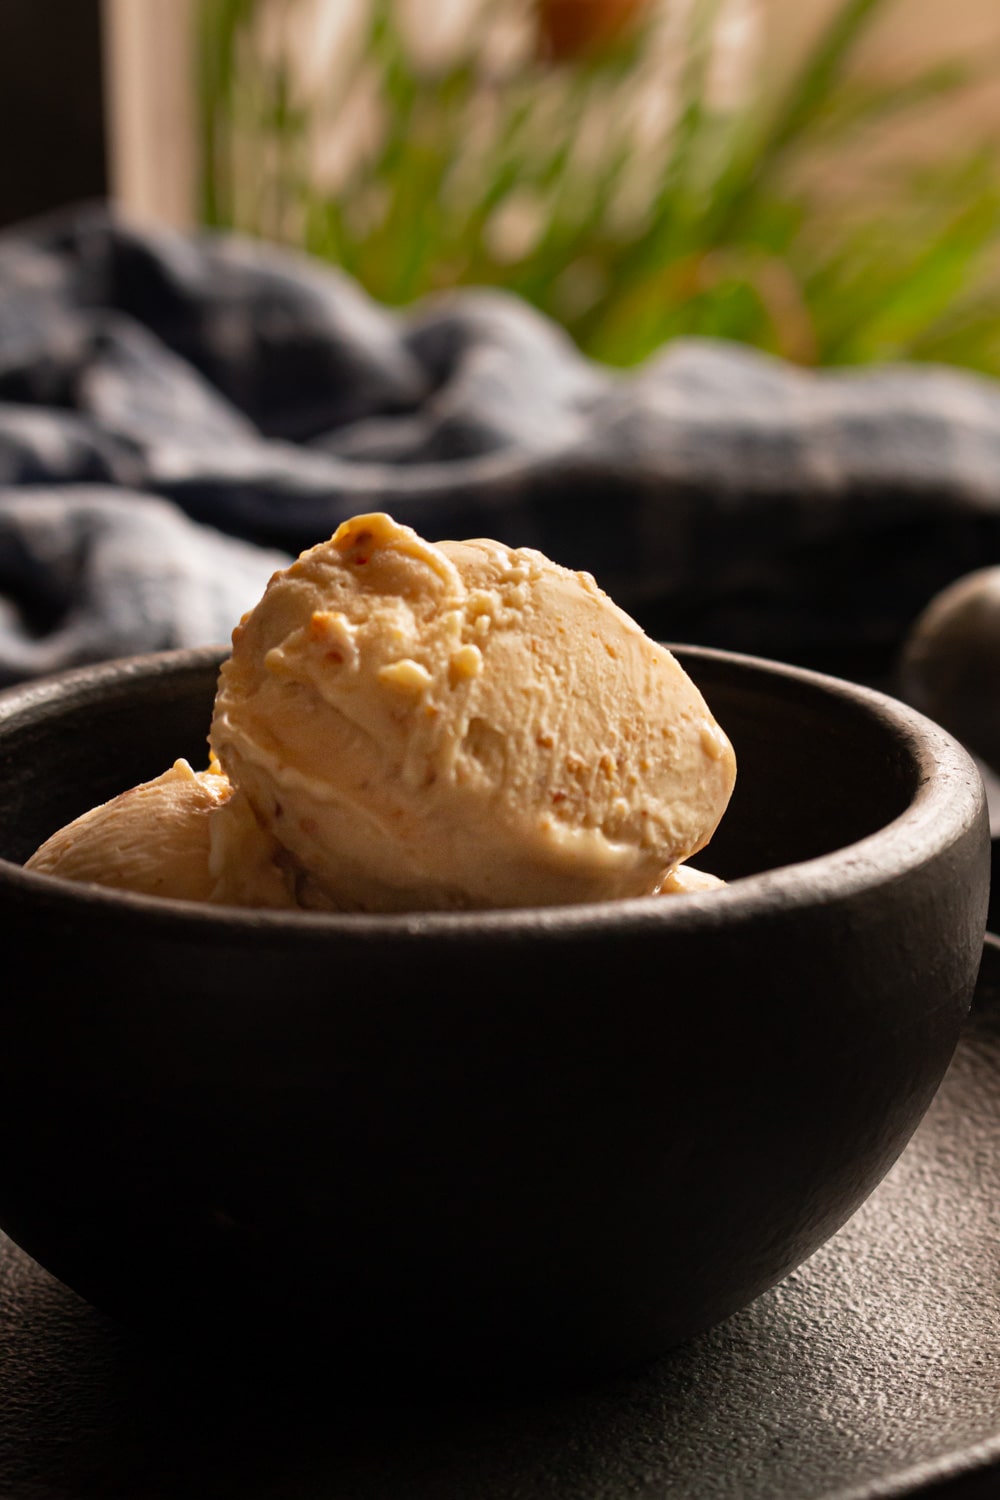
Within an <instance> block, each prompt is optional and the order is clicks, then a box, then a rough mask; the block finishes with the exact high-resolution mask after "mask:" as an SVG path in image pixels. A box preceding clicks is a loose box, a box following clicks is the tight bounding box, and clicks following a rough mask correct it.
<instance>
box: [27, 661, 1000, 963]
mask: <svg viewBox="0 0 1000 1500" xmlns="http://www.w3.org/2000/svg"><path fill="white" fill-rule="evenodd" d="M663 644H664V645H665V646H666V647H667V649H668V650H670V651H672V652H675V653H677V654H678V656H679V657H681V658H686V659H687V660H689V661H692V662H697V661H705V662H709V663H711V662H717V663H719V664H720V665H723V666H731V667H735V668H737V669H745V670H749V671H752V672H754V673H756V674H758V675H760V674H763V675H765V676H769V677H772V678H777V679H778V680H780V681H783V682H790V683H801V684H803V685H805V686H807V687H811V688H813V689H814V690H818V691H820V692H823V693H826V694H832V695H833V696H834V697H836V698H837V699H838V700H840V701H850V702H852V703H853V704H854V706H855V707H857V708H860V709H861V710H862V711H863V712H865V713H866V714H868V716H869V717H871V718H873V719H875V720H876V721H878V722H879V723H881V724H882V725H883V726H885V727H886V728H887V730H888V731H889V733H890V734H891V736H892V737H893V738H894V739H895V741H896V743H897V745H899V746H900V747H902V748H903V749H904V751H905V752H906V753H908V754H909V755H910V757H911V759H912V761H913V763H914V767H915V770H916V772H917V776H918V784H917V789H916V791H915V794H914V796H913V798H912V800H911V801H910V803H909V804H908V806H907V807H905V808H904V809H903V811H902V812H901V813H899V814H898V815H897V816H896V817H894V818H892V819H890V821H889V822H887V823H886V824H884V825H883V826H882V827H880V828H878V829H875V830H874V831H873V832H872V833H870V834H866V835H865V836H864V837H863V838H861V839H859V840H856V841H855V842H853V843H850V844H846V845H844V846H843V847H841V848H838V849H835V850H831V851H830V852H829V853H826V854H822V855H819V856H816V857H814V858H812V859H809V860H803V861H799V862H796V863H793V864H786V865H778V866H775V867H774V868H773V869H768V870H764V871H760V872H758V873H756V874H753V875H744V876H740V877H737V878H734V879H732V880H731V881H729V882H727V883H726V884H725V885H723V886H721V887H716V888H712V889H710V890H707V891H695V892H689V893H686V895H685V897H684V899H683V900H679V901H674V900H668V899H665V898H664V897H662V896H634V897H621V898H616V899H613V900H605V901H588V902H579V903H573V904H564V905H558V906H546V907H537V906H534V907H511V908H502V909H489V910H472V911H447V912H443V911H413V912H399V913H369V912H343V913H339V912H312V911H284V910H282V911H272V910H267V909H262V908H256V907H237V906H226V905H217V906H215V905H208V904H202V903H198V902H193V901H184V900H179V899H177V898H174V897H165V896H148V895H142V894H139V893H136V892H131V891H119V890H112V889H108V888H104V887H101V886H97V885H86V884H83V883H80V882H74V881H69V880H65V879H62V878H61V877H59V876H56V875H46V874H40V873H38V872H36V871H32V870H27V869H25V868H24V866H23V865H20V864H18V863H17V862H16V861H13V860H9V859H5V858H3V857H2V856H0V896H2V893H3V891H4V890H5V889H11V888H14V889H19V890H21V891H22V893H24V894H30V893H32V892H34V893H36V894H37V896H38V897H39V898H41V899H43V900H44V901H45V902H46V904H47V905H49V906H51V905H53V903H55V904H57V905H60V906H65V907H67V908H71V909H75V910H77V911H79V912H80V913H81V914H83V913H86V912H87V911H88V910H89V911H92V912H93V913H94V914H95V916H96V915H97V914H101V913H102V914H105V915H108V914H114V913H115V912H118V913H120V914H122V915H125V914H129V915H131V916H133V917H135V918H137V919H140V918H141V919H142V920H143V921H144V922H145V923H147V924H148V923H150V922H152V923H154V924H163V925H165V926H166V927H168V928H175V929H177V930H180V929H186V930H189V931H191V932H192V933H195V932H197V931H199V930H200V929H203V928H209V929H211V930H212V931H214V932H224V933H227V934H230V935H231V936H232V937H233V939H234V940H239V938H241V937H242V938H246V937H249V936H251V935H254V934H256V935H259V936H263V935H270V936H272V937H273V936H274V935H276V934H278V933H281V932H287V933H288V934H293V933H294V934H296V935H297V937H299V938H304V939H306V940H308V939H309V937H310V936H311V937H312V938H323V937H326V938H345V937H347V936H359V935H365V936H367V937H370V938H373V939H378V938H385V937H390V936H391V937H395V938H407V937H412V938H421V937H424V936H435V935H436V936H440V937H448V938H450V939H458V940H460V939H461V938H463V937H471V938H477V937H480V936H482V935H484V934H489V935H491V936H497V937H499V936H508V937H511V938H516V937H523V936H526V935H529V934H535V935H544V934H546V933H551V934H553V935H554V936H573V935H575V934H579V933H581V932H601V931H607V930H615V931H619V932H622V933H628V932H633V931H638V930H642V929H648V928H651V927H656V928H659V927H677V928H688V927H692V926H698V927H706V928H711V927H716V926H720V925H723V924H726V925H728V924H729V923H731V922H734V921H739V920H748V919H752V918H753V917H754V916H755V915H756V914H757V913H758V912H761V911H763V910H765V909H766V910H767V911H768V912H771V913H773V912H774V911H775V910H777V909H778V908H792V907H802V906H815V905H821V904H824V903H826V902H828V901H830V900H832V899H834V898H836V899H837V900H842V899H849V898H850V897H852V896H856V895H859V894H862V893H863V892H865V891H866V890H870V889H871V888H872V887H873V886H877V885H878V884H880V883H882V882H883V881H884V880H885V879H886V877H887V875H888V874H891V875H892V876H893V877H894V878H898V877H899V876H900V875H901V874H903V873H905V872H906V871H908V870H910V869H915V868H917V867H919V866H922V865H925V864H926V863H927V862H928V860H929V859H931V858H933V857H934V856H935V855H936V854H939V853H943V852H944V851H945V850H946V849H947V848H948V847H949V845H951V844H952V843H954V841H955V838H956V837H957V835H958V834H959V833H960V832H962V831H964V830H965V829H967V828H968V827H970V826H971V825H972V824H973V823H974V822H975V821H976V820H977V819H980V820H982V821H983V822H984V823H985V822H986V820H987V807H986V791H985V787H984V784H983V779H982V776H981V774H980V771H979V768H978V766H977V764H976V762H975V760H974V759H973V757H972V755H971V754H970V753H969V752H968V751H967V750H966V749H965V748H964V746H963V745H962V744H961V743H960V742H959V741H958V740H956V739H955V737H954V736H953V735H952V734H950V733H949V732H948V731H947V730H945V729H944V728H943V727H942V726H941V725H939V724H938V723H936V722H935V721H934V720H932V719H930V718H929V717H928V716H927V715H926V714H923V713H921V712H920V711H919V710H917V709H915V708H913V707H911V706H910V705H909V704H906V703H904V702H903V701H902V700H900V699H898V698H895V697H893V696H892V695H890V694H889V693H887V692H885V691H883V690H881V689H878V688H874V687H870V686H868V685H866V684H862V683H857V682H853V681H851V680H849V679H847V678H842V677H836V676H833V675H832V674H829V673H825V672H818V671H815V670H813V669H811V668H806V667H799V666H794V665H792V664H789V663H786V662H782V661H779V660H776V659H774V658H769V657H762V656H754V655H751V654H748V653H744V652H737V651H730V650H726V649H723V648H719V647H711V646H699V645H689V644H686V643H683V642H677V643H675V642H663ZM228 654H229V647H228V646H223V645H207V646H205V645H202V646H191V647H179V648H175V649H171V650H164V651H154V652H144V653H142V654H139V655H133V656H120V657H114V658H110V659H106V660H103V661H100V662H95V663H88V664H85V665H82V666H77V667H71V668H68V669H65V670H63V671H60V672H57V673H51V674H48V675H46V676H44V677H40V678H33V679H31V680H30V681H28V682H24V683H17V684H13V685H11V686H8V687H6V688H3V689H2V690H0V739H2V735H3V726H4V724H5V723H6V722H7V721H8V720H10V719H14V718H19V717H23V716H31V715H33V714H35V713H37V712H38V711H39V710H41V709H44V708H45V707H46V706H47V705H49V704H52V703H55V702H58V701H60V700H62V699H68V701H69V702H75V703H80V702H81V701H85V700H86V698H87V697H89V696H100V692H101V689H102V688H103V687H105V686H106V685H107V684H109V683H115V684H118V683H121V682H122V681H126V682H127V681H128V680H129V678H135V679H138V678H143V679H147V678H149V677H150V676H151V675H152V676H154V677H155V676H163V677H171V676H173V675H175V674H179V673H184V672H192V673H193V672H195V671H203V670H205V669H206V668H207V667H210V666H212V665H213V664H215V665H221V663H222V661H223V660H224V659H225V657H226V656H227V655H228ZM206 736H207V726H206ZM206 744H207V738H206Z"/></svg>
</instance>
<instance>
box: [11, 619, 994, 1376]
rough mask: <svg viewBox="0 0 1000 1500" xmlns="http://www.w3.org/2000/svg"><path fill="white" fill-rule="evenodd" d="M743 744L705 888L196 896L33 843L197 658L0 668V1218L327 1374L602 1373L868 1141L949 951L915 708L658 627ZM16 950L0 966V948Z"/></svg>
mask: <svg viewBox="0 0 1000 1500" xmlns="http://www.w3.org/2000/svg"><path fill="white" fill-rule="evenodd" d="M678 655H679V656H680V658H681V660H682V661H683V662H684V664H685V665H686V667H687V668H688V670H689V672H690V673H691V674H692V676H693V677H694V678H695V680H696V681H697V682H698V684H699V685H700V686H701V688H702V690H703V691H704V693H705V695H706V697H707V699H708V701H709V703H710V705H711V706H712V708H713V710H714V712H715V714H716V716H717V717H718V718H719V720H720V722H721V723H722V724H723V726H724V727H725V728H726V729H727V731H728V732H729V734H730V736H731V738H732V740H733V742H734V744H735V747H736V752H737V757H738V762H739V779H738V785H737V790H736V793H735V796H734V799H733V802H732V805H731V808H730V810H729V812H728V813H727V815H726V817H725V819H724V821H723V825H722V827H721V828H720V830H719V832H718V834H717V835H716V838H715V840H714V841H713V843H712V845H711V847H710V850H709V851H706V854H705V855H704V856H703V858H702V860H701V861H700V863H701V864H702V866H703V867H704V868H708V869H711V870H713V871H714V872H715V873H718V874H720V875H723V876H724V877H726V879H727V880H728V881H730V882H731V884H729V885H728V887H727V888H726V889H724V890H721V891H716V892H712V893H708V894H704V895H692V896H685V897H683V898H673V899H656V898H644V899H641V900H632V901H623V902H617V903H608V904H601V905H589V906H585V907H574V908H563V909H555V910H553V909H550V910H546V911H539V910H523V911H513V912H503V913H482V914H460V915H440V914H438V915H417V916H392V917H374V916H373V917H359V916H345V917H331V916H317V915H305V914H303V915H298V914H295V915H292V916H289V915H284V914H267V913H254V912H248V911H236V910H220V909H202V908H196V907H193V906H189V905H184V904H180V903H173V902H167V901H157V900H151V899H147V898H140V897H128V896H122V895H120V894H117V893H111V892H102V891H99V890H96V889H88V888H84V887H80V886H72V885H69V884H66V883H64V882H62V881H59V880H55V879H52V878H51V877H44V876H39V875H35V874H31V873H28V872H26V871H24V870H23V869H21V868H20V866H19V862H20V861H21V860H23V859H24V858H26V857H27V855H28V854H30V853H31V851H32V850H33V849H34V848H35V847H36V845H37V844H38V843H39V842H40V841H41V840H42V839H43V838H44V837H45V836H46V835H48V834H49V833H51V832H52V831H53V830H54V829H55V828H56V827H57V826H59V825H60V824H62V823H63V822H65V821H66V820H68V819H69V818H70V817H73V816H75V815H76V814H77V813H79V812H81V811H83V810H84V809H85V808H87V807H90V806H91V805H93V804H94V803H96V802H98V801H100V800H102V799H104V798H106V797H108V796H109V795H111V794H112V793H114V792H116V791H119V790H121V789H122V788H124V787H127V786H129V785H132V784H133V783H135V782H137V781H139V780H142V779H145V778H148V777H150V776H152V775H155V774H157V773H158V772H159V771H161V770H163V769H165V768H166V767H167V766H168V765H169V764H170V763H171V761H172V760H173V759H174V758H175V757H177V756H179V755H186V756H187V757H188V758H189V759H191V760H192V762H194V763H195V764H204V761H205V755H206V743H205V736H206V733H207V728H208V721H209V714H210V706H211V702H212V697H213V692H214V686H215V677H216V670H217V667H218V663H219V661H220V659H221V653H219V652H204V651H202V652H182V653H171V654H168V655H164V656H153V657H146V658H137V659H135V660H131V661H126V662H117V663H110V664H107V665H102V666H98V667H94V668H88V669H84V670H82V671H79V672H76V673H71V674H69V675H66V676H63V677H61V678H55V679H51V680H47V681H41V682H38V683H36V684H34V685H31V686H28V687H25V688H21V689H17V690H13V691H8V692H7V693H6V694H4V695H2V697H0V855H2V856H3V859H2V860H0V913H2V921H3V934H4V944H5V959H6V963H5V970H6V976H7V979H6V985H5V992H4V995H3V1000H2V1037H0V1139H2V1140H3V1143H4V1145H3V1154H2V1158H0V1225H2V1226H3V1227H4V1228H5V1229H6V1230H7V1231H8V1233H9V1234H10V1235H11V1236H12V1237H13V1238H14V1239H15V1240H17V1241H18V1242H19V1243H20V1244H21V1245H22V1246H23V1247H24V1248H25V1249H26V1250H27V1251H29V1252H30V1253H31V1254H32V1255H33V1256H35V1257H36V1258H37V1259H38V1260H39V1261H40V1262H41V1263H42V1264H43V1265H44V1266H46V1267H48V1268H49V1270H51V1271H52V1272H54V1273H55V1274H56V1275H57V1276H58V1277H61V1278H62V1279H63V1280H64V1281H66V1282H67V1283H69V1285H70V1286H72V1287H74V1288H76V1289H77V1290H78V1291H79V1292H80V1293H82V1294H83V1296H84V1297H86V1298H89V1299H91V1300H92V1301H93V1302H94V1303H96V1304H97V1305H98V1306H100V1307H102V1308H104V1309H107V1310H109V1311H110V1312H112V1313H114V1314H118V1315H121V1316H123V1317H125V1318H126V1319H129V1320H131V1321H133V1322H136V1321H138V1322H143V1323H147V1322H148V1323H151V1324H154V1325H156V1326H159V1327H161V1328H164V1329H167V1330H173V1331H181V1332H184V1333H185V1336H187V1335H189V1334H191V1333H192V1332H194V1333H196V1335H197V1337H198V1338H199V1340H202V1341H204V1340H206V1339H211V1338H214V1337H216V1336H218V1337H220V1338H223V1339H228V1338H230V1337H233V1336H236V1335H239V1334H249V1335H250V1337H251V1338H257V1337H264V1336H267V1337H268V1338H270V1337H272V1336H279V1337H288V1338H292V1339H297V1340H301V1339H305V1340H307V1341H308V1340H315V1341H316V1343H317V1345H318V1346H320V1347H322V1348H323V1349H324V1350H325V1351H326V1353H327V1355H328V1356H329V1358H330V1359H331V1360H332V1361H333V1362H334V1363H335V1364H337V1365H339V1366H341V1367H343V1368H345V1369H351V1368H354V1367H358V1368H365V1369H372V1368H379V1367H380V1366H381V1368H384V1369H389V1368H394V1369H398V1368H411V1367H421V1368H422V1367H424V1366H426V1367H428V1368H431V1367H433V1368H436V1369H442V1368H443V1369H445V1370H450V1371H451V1372H456V1371H459V1372H461V1371H472V1370H475V1371H477V1372H482V1371H483V1370H484V1369H493V1368H502V1367H504V1366H506V1365H508V1364H509V1362H510V1361H511V1360H513V1361H515V1362H517V1361H524V1360H528V1361H530V1362H531V1365H532V1367H533V1368H537V1367H539V1366H540V1367H542V1368H546V1367H548V1366H549V1365H553V1366H564V1365H566V1366H571V1367H574V1368H577V1367H580V1366H584V1367H587V1368H588V1369H589V1368H600V1367H607V1366H609V1365H620V1364H623V1363H628V1362H632V1361H636V1360H640V1359H643V1358H646V1357H648V1356H650V1355H654V1354H656V1353H657V1352H659V1351H661V1350H663V1349H665V1348H666V1347H667V1346H669V1345H671V1344H674V1343H675V1342H677V1341H678V1340H682V1339H684V1338H686V1337H687V1336H689V1335H691V1334H694V1333H696V1332H697V1331H698V1330H700V1329H704V1328H705V1327H707V1326H708V1325H710V1324H713V1323H715V1322H716V1321H718V1320H719V1319H721V1318H723V1317H725V1316H726V1315H727V1314H729V1313H730V1312H732V1311H733V1310H734V1309H736V1308H738V1307H740V1306H741V1305H743V1304H745V1303H746V1302H748V1301H749V1300H750V1299H752V1298H753V1297H754V1296H756V1295H757V1294H758V1293H760V1292H761V1291H763V1290H764V1289H765V1288H766V1287H768V1286H770V1285H771V1284H773V1283H774V1282H775V1281H777V1280H779V1279H780V1278H781V1277H783V1276H784V1275H786V1273H787V1272H789V1271H790V1270H791V1269H792V1268H793V1267H794V1266H795V1265H797V1264H798V1263H799V1262H800V1261H802V1260H803V1259H804V1257H806V1256H808V1255H809V1254H810V1253H811V1252H812V1251H813V1250H815V1249H816V1248H817V1246H819V1245H820V1244H821V1242H822V1241H824V1240H825V1239H826V1238H827V1237H828V1236H829V1235H830V1234H832V1233H833V1232H834V1231H835V1230H836V1229H837V1228H838V1227H839V1226H840V1225H841V1224H842V1223H843V1222H844V1220H845V1219H846V1218H847V1217H848V1216H849V1215H850V1214H851V1213H852V1211H853V1210H854V1209H855V1208H856V1207H857V1205H858V1204H859V1203H860V1202H861V1201H862V1199H864V1198H865V1196H866V1195H867V1194H868V1193H869V1192H870V1191H871V1189H872V1188H873V1187H874V1186H875V1184H876V1183H877V1182H878V1181H879V1179H880V1178H881V1177H882V1175H883V1174H884V1173H885V1171H886V1170H887V1169H888V1167H889V1166H890V1165H891V1163H892V1162H893V1161H894V1160H895V1158H896V1157H897V1155H898V1154H899V1152H900V1151H901V1150H902V1148H903V1146H904V1145H905V1143H906V1141H907V1139H908V1138H909V1136H910V1134H911V1132H912V1131H913V1129H914V1128H915V1126H916V1124H917V1122H918V1121H919V1120H920V1118H921V1116H922V1114H923V1113H924V1111H925V1109H926V1108H927V1105H928V1103H929V1102H930V1100H931V1098H932V1096H933V1094H934V1092H935V1090H936V1088H937V1086H938V1084H939V1082H940V1080H941V1078H942V1075H943V1073H944V1071H945V1069H946V1067H947V1065H948V1062H949V1059H950V1057H951V1055H952V1050H953V1048H954V1046H955V1043H956V1039H957V1037H958V1034H959V1030H960V1028H961V1026H962V1022H963V1018H964V1016H965V1014H966V1010H967V1007H968V1004H969V1000H970V996H971V994H972V990H973V985H974V982H975V978H976V973H977V969H978V964H979V959H980V951H981V944H982V938H983V931H984V926H985V913H986V903H987V894H988V891H987V887H988V870H989V835H988V827H987V817H986V810H985V805H984V796H983V790H982V785H981V782H980V778H979V775H978V773H977V771H976V769H975V767H974V765H973V763H972V762H971V761H970V759H969V758H968V756H967V755H966V754H965V752H964V751H963V750H962V749H961V748H960V747H959V746H958V745H957V744H956V743H955V742H954V741H953V740H952V739H951V738H950V737H949V736H948V735H946V734H945V733H944V732H943V731H942V730H940V729H939V728H937V727H936V726H935V725H934V724H932V723H931V722H930V721H928V720H927V719H924V718H921V717H920V716H919V715H917V714H915V713H913V712H911V711H910V710H908V709H907V708H905V707H903V706H902V705H901V704H899V703H896V702H894V701H893V700H891V699H888V698H885V697H883V696H880V695H878V694H875V693H872V692H869V691H866V690H864V689H861V688H858V687H854V686H850V685H848V684H846V683H843V682H839V681H835V680H832V679H830V678H824V677H821V676H816V675H813V674H810V673H806V672H802V671H798V670H794V669H791V668H787V667H782V666H779V665H775V664H772V663H767V662H762V661H756V660H752V659H749V658H741V657H737V656H731V655H727V654H725V653H720V652H713V651H699V650H690V649H680V648H679V649H678ZM15 976H16V977H15Z"/></svg>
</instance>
